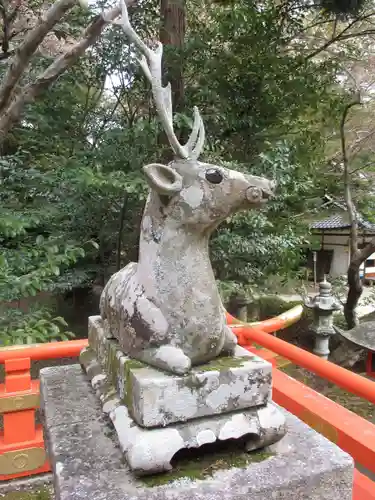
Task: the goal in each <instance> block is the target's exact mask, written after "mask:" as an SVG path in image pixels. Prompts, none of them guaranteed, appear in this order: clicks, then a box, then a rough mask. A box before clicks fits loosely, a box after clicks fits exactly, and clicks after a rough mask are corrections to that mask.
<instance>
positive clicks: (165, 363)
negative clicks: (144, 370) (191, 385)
mask: <svg viewBox="0 0 375 500" xmlns="http://www.w3.org/2000/svg"><path fill="white" fill-rule="evenodd" d="M136 358H137V359H138V360H139V361H143V362H144V363H146V364H148V365H151V366H155V367H156V368H159V369H161V370H167V371H169V372H172V373H175V374H177V375H184V374H185V373H187V372H189V371H190V368H191V360H190V358H188V357H187V356H186V355H185V354H184V352H183V351H182V349H180V348H179V347H174V346H172V345H162V346H160V347H149V348H147V349H143V350H142V351H140V352H138V353H137V355H136Z"/></svg>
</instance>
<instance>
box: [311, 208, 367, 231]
mask: <svg viewBox="0 0 375 500" xmlns="http://www.w3.org/2000/svg"><path fill="white" fill-rule="evenodd" d="M358 226H359V228H360V229H366V230H367V231H371V232H375V224H371V222H368V221H366V220H364V219H363V218H362V217H358ZM310 228H311V229H349V228H350V223H349V218H348V214H347V213H343V214H340V215H332V216H330V217H328V218H326V219H323V220H320V221H317V222H313V223H312V224H310Z"/></svg>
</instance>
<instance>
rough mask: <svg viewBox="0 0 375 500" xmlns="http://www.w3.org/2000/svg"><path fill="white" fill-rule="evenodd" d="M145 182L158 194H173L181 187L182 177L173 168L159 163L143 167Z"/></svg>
mask: <svg viewBox="0 0 375 500" xmlns="http://www.w3.org/2000/svg"><path fill="white" fill-rule="evenodd" d="M143 171H144V173H145V174H146V178H147V182H148V184H149V186H150V187H151V189H154V190H155V191H156V192H157V193H158V194H161V195H165V196H173V195H174V194H176V193H178V192H179V191H181V189H182V177H181V175H180V174H179V173H177V172H176V171H175V170H174V169H173V168H171V167H169V166H167V165H162V164H160V163H151V164H150V165H146V166H145V167H143Z"/></svg>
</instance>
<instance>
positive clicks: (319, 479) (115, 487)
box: [40, 365, 353, 500]
mask: <svg viewBox="0 0 375 500" xmlns="http://www.w3.org/2000/svg"><path fill="white" fill-rule="evenodd" d="M40 378H41V394H42V418H43V419H44V422H43V423H44V428H45V435H46V443H47V447H48V452H49V457H50V461H51V468H52V471H53V475H54V487H55V499H56V500H87V499H88V498H92V499H95V500H165V499H168V500H243V499H247V498H249V499H250V498H251V500H270V499H271V498H272V500H290V498H294V499H295V500H337V499H340V500H351V499H352V482H353V461H352V459H351V457H350V456H349V455H347V454H346V453H344V452H343V451H341V450H340V449H339V448H338V447H337V446H335V445H334V444H332V443H330V442H329V441H328V440H327V439H326V438H324V437H323V436H321V435H319V434H317V433H316V432H315V431H313V430H312V429H310V428H309V427H308V426H307V425H305V424H304V423H303V422H301V421H300V420H298V419H297V418H295V417H293V416H292V415H290V414H289V413H287V412H285V411H284V410H282V412H283V413H284V414H285V417H286V421H287V426H288V433H287V435H286V436H285V437H284V438H283V439H282V440H281V441H279V442H278V443H277V444H276V445H273V446H272V447H270V448H269V449H268V450H263V451H262V452H253V453H251V454H250V455H249V459H248V460H244V459H243V454H241V452H239V453H238V456H235V455H234V454H231V455H230V456H229V458H228V459H224V458H223V455H222V454H220V455H219V456H217V455H215V454H213V455H210V456H205V457H203V459H202V458H197V459H196V460H194V459H192V461H191V462H189V464H192V465H189V466H186V467H185V468H184V467H182V466H181V467H180V469H179V471H178V472H176V471H177V468H176V469H175V470H174V471H172V472H170V473H165V474H160V475H156V476H150V477H147V478H136V477H135V476H134V475H133V474H132V473H131V472H130V470H129V467H128V466H127V464H126V463H124V459H123V455H122V453H121V451H120V449H119V447H118V442H117V438H116V435H115V433H114V432H113V429H112V426H111V425H110V422H109V420H107V419H105V418H104V417H103V412H102V409H101V405H100V404H99V401H98V398H97V397H96V396H95V394H94V391H93V390H92V388H91V385H90V383H89V381H88V380H87V378H86V376H85V374H84V373H83V372H82V370H81V368H80V367H79V366H77V365H74V366H62V367H51V368H45V369H43V370H41V374H40ZM97 383H99V382H97ZM143 453H144V454H145V455H147V453H148V450H147V449H145V450H143ZM177 463H179V462H177Z"/></svg>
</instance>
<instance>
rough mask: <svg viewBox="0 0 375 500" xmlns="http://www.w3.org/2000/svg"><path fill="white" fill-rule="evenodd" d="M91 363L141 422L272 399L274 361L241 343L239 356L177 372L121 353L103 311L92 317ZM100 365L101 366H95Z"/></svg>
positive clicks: (158, 422) (161, 423)
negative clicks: (185, 372) (107, 331)
mask: <svg viewBox="0 0 375 500" xmlns="http://www.w3.org/2000/svg"><path fill="white" fill-rule="evenodd" d="M89 346H90V349H91V354H90V352H85V353H83V354H82V356H81V360H82V364H83V365H84V367H85V369H87V368H88V366H89V362H90V360H91V361H92V358H93V357H94V358H96V359H97V360H98V362H99V364H100V365H101V367H102V369H103V372H104V373H105V375H106V376H107V377H108V380H109V381H110V382H111V384H113V386H114V387H115V388H116V390H117V391H118V396H119V398H120V399H121V400H122V402H123V403H124V404H125V405H126V407H127V409H128V410H129V413H130V415H131V416H132V418H133V419H134V420H135V421H136V422H137V424H139V425H140V426H142V427H165V426H167V425H170V424H172V423H177V422H185V421H187V420H192V419H195V418H200V417H205V416H213V415H222V414H224V413H228V412H232V411H236V410H242V409H248V408H253V407H254V406H262V405H266V404H267V403H268V402H269V401H270V400H271V384H272V367H271V365H270V363H268V362H267V361H264V360H263V359H261V358H259V357H257V356H254V355H252V354H250V353H249V352H248V351H246V350H245V349H242V348H240V347H238V348H237V352H236V355H235V356H234V357H224V358H219V359H216V360H214V361H212V362H210V363H207V364H205V365H202V366H199V367H195V368H193V369H192V371H191V372H190V373H189V374H188V375H185V376H178V375H173V374H169V373H167V372H164V371H160V370H158V369H156V368H152V367H150V366H147V365H145V364H143V363H140V362H139V361H135V360H133V359H130V358H128V357H126V356H124V354H123V353H122V351H121V349H120V347H119V344H118V342H117V341H116V340H113V339H108V338H106V335H105V331H104V328H103V323H102V319H101V317H100V316H94V317H91V318H89ZM96 370H97V368H96Z"/></svg>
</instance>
